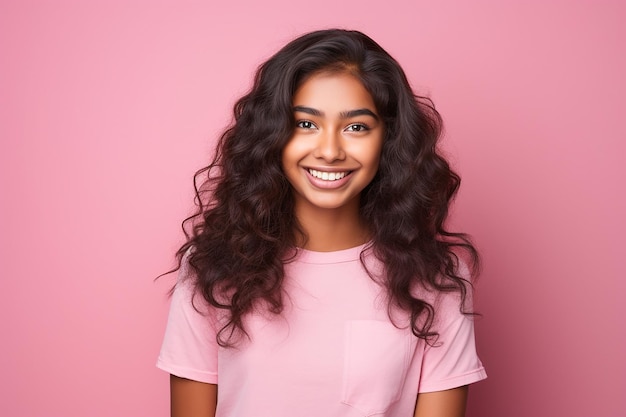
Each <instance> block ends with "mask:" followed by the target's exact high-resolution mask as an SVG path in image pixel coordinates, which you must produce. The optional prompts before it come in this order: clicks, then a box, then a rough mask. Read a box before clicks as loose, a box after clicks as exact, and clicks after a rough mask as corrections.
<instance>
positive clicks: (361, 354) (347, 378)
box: [341, 320, 417, 416]
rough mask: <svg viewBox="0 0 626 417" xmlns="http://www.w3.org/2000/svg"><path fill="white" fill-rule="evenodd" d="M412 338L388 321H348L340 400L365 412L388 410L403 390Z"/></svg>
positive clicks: (365, 413)
mask: <svg viewBox="0 0 626 417" xmlns="http://www.w3.org/2000/svg"><path fill="white" fill-rule="evenodd" d="M412 340H413V335H412V333H411V332H410V331H409V330H407V329H397V328H396V327H394V326H393V325H392V324H391V323H389V322H385V321H376V320H351V321H348V322H346V325H345V331H344V343H345V346H344V349H345V350H344V364H343V381H342V393H341V401H342V402H343V403H344V404H347V405H349V406H351V407H354V408H355V409H357V410H359V411H360V412H361V413H362V414H363V415H364V416H371V415H374V414H379V413H383V412H385V410H387V409H388V408H389V406H390V405H391V404H393V403H394V402H395V401H397V400H398V399H399V398H400V394H401V393H402V388H403V386H404V381H405V379H406V374H407V371H408V367H409V363H410V361H411V351H412V349H411V345H412ZM416 389H417V387H416Z"/></svg>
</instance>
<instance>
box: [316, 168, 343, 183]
mask: <svg viewBox="0 0 626 417" xmlns="http://www.w3.org/2000/svg"><path fill="white" fill-rule="evenodd" d="M307 171H308V172H309V174H311V175H312V176H313V177H315V178H318V179H320V180H322V181H337V180H340V179H342V178H344V177H345V176H346V175H348V174H350V173H351V172H352V171H341V172H326V171H317V170H315V169H308V170H307Z"/></svg>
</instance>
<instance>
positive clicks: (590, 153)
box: [0, 0, 626, 417]
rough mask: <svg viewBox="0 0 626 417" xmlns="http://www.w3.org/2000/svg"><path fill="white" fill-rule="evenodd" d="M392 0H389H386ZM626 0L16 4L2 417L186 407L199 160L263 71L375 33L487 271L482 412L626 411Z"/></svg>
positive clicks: (4, 181)
mask: <svg viewBox="0 0 626 417" xmlns="http://www.w3.org/2000/svg"><path fill="white" fill-rule="evenodd" d="M374 4H376V5H374ZM625 19H626V7H625V6H624V3H623V2H620V1H617V0H616V1H596V2H592V1H590V0H589V1H562V2H557V1H541V2H539V1H530V2H529V1H527V2H522V1H521V0H520V1H518V2H502V1H496V0H493V1H472V2H468V1H462V0H459V1H428V2H427V1H408V0H407V1H402V2H400V1H398V2H394V1H385V2H382V3H381V2H378V3H373V2H372V3H367V2H364V1H362V0H360V1H356V0H350V1H337V0H318V1H315V2H293V1H286V0H285V1H282V2H281V1H278V0H269V1H265V2H253V1H248V2H245V3H242V2H239V1H236V0H233V1H227V2H223V4H220V5H214V4H211V3H210V2H206V3H200V2H174V1H171V2H165V1H145V2H139V1H119V2H110V1H104V0H102V1H91V2H79V1H75V2H69V1H43V0H42V1H13V2H8V1H2V2H1V3H0V139H1V148H0V174H1V176H0V181H1V182H0V186H1V188H0V189H1V194H0V199H1V206H0V210H1V213H0V214H1V215H0V245H1V246H0V257H1V258H0V261H1V266H2V269H1V271H2V276H1V279H0V294H1V296H2V301H1V302H0V314H1V315H2V317H3V320H2V324H0V334H1V342H0V370H1V371H2V379H1V382H0V415H3V416H12V417H15V416H20V417H21V416H24V417H26V416H29V417H30V416H64V417H79V416H81V417H82V416H91V417H99V416H166V415H168V412H169V411H168V388H167V384H168V379H167V375H165V374H164V373H162V372H160V371H158V370H157V369H156V368H155V367H154V362H155V359H156V356H157V352H158V349H159V345H160V340H161V336H162V332H163V327H164V320H165V316H166V312H167V298H166V295H165V293H166V290H167V289H168V287H169V285H170V284H171V283H172V279H171V278H165V279H162V280H159V281H158V282H156V283H154V282H153V278H154V277H155V276H156V275H158V274H159V273H161V272H163V271H165V270H167V269H168V268H169V267H170V266H171V265H172V253H173V251H174V250H175V249H176V248H177V245H178V244H179V243H180V242H181V239H182V236H181V233H180V231H179V227H178V225H179V222H180V221H181V220H182V218H183V217H185V216H186V214H187V213H188V212H189V210H190V209H191V177H192V174H193V172H194V171H195V170H196V169H197V168H199V167H200V166H202V164H204V163H205V162H206V160H207V155H208V152H209V150H210V149H211V147H212V141H213V140H214V138H215V137H216V134H217V133H218V132H220V131H221V129H222V128H223V127H224V126H225V124H226V123H227V122H228V121H229V118H230V111H231V110H230V109H231V106H232V104H233V102H234V100H235V99H236V98H237V97H238V96H239V95H241V94H242V93H243V92H244V91H245V90H246V89H247V88H248V86H249V83H250V79H251V74H252V72H253V70H254V69H255V67H256V66H257V65H258V64H259V63H260V62H261V61H263V60H264V59H265V58H267V57H268V56H269V55H270V54H271V53H273V52H274V51H275V50H276V49H277V48H278V47H279V46H281V45H282V44H283V43H285V42H286V41H287V40H290V39H291V38H293V37H294V36H295V35H297V34H300V33H303V32H306V31H309V30H312V29H316V28H323V27H332V26H340V27H347V28H358V29H360V30H363V31H365V32H366V33H368V34H370V35H371V36H372V37H373V38H374V39H376V40H377V41H379V43H381V44H382V45H383V46H384V47H385V48H387V49H388V50H389V51H390V52H391V53H392V54H393V55H394V56H395V57H396V58H397V59H398V60H399V61H400V62H401V64H402V65H403V66H404V68H405V69H406V71H407V73H408V75H409V78H410V79H411V81H412V83H413V85H414V87H415V88H416V89H417V90H418V91H420V92H422V93H427V94H429V95H431V96H432V97H433V99H434V100H435V102H436V104H437V105H438V107H439V109H440V111H441V112H442V114H443V115H444V118H445V120H446V123H447V124H446V126H447V133H446V139H445V149H446V150H447V152H448V153H449V154H450V157H451V158H452V160H453V161H454V164H455V165H456V166H457V167H458V169H459V170H460V171H461V173H462V175H463V187H462V192H461V194H460V196H459V199H458V203H457V205H456V208H455V213H456V214H455V217H454V219H453V223H454V224H455V225H456V226H457V227H458V228H460V229H463V230H466V231H468V232H470V233H471V234H473V235H474V236H475V238H476V241H477V242H478V244H479V246H480V249H481V250H482V253H483V255H484V261H485V268H484V274H483V276H482V280H481V282H480V285H479V291H478V294H477V307H478V309H479V310H480V311H481V312H482V313H483V315H484V317H483V318H482V319H481V320H479V321H478V322H477V332H478V338H479V341H478V345H479V351H480V353H481V356H482V359H483V361H484V363H485V365H486V366H487V370H488V373H489V379H488V380H487V381H485V382H482V383H479V384H477V385H475V386H474V387H472V389H471V391H472V393H471V399H470V405H469V412H468V416H470V417H478V416H487V417H489V416H494V417H527V416H535V417H542V416H569V417H578V416H580V417H582V416H607V417H617V416H624V415H626V395H624V390H625V389H626V359H625V354H624V352H626V325H625V324H624V319H625V317H626V308H625V307H624V306H625V305H626V303H624V301H623V299H624V294H625V293H626V284H625V280H624V273H623V262H624V252H625V250H624V248H625V244H624V236H625V235H626V223H625V221H624V214H625V213H626V197H625V194H626V193H625V191H626V188H625V187H624V180H626V168H625V164H624V163H623V160H624V158H625V157H626V152H625V151H626V123H625V121H624V118H625V116H626V114H625V113H626V99H625V97H626V83H625V81H624V80H625V78H626V77H625V75H624V74H626V60H625V56H626V54H625V53H624V45H625V44H626V25H624V21H625Z"/></svg>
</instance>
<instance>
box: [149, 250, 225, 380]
mask: <svg viewBox="0 0 626 417" xmlns="http://www.w3.org/2000/svg"><path fill="white" fill-rule="evenodd" d="M183 261H184V260H183ZM188 273H189V272H188V266H187V265H186V264H185V263H184V262H183V265H182V266H181V269H180V271H179V276H178V281H177V283H176V287H175V289H174V293H173V295H172V301H171V304H170V312H169V316H168V320H167V327H166V329H165V336H164V338H163V344H162V345H161V352H160V354H159V358H158V360H157V367H158V368H159V369H162V370H164V371H166V372H169V373H170V374H172V375H176V376H179V377H182V378H187V379H191V380H194V381H200V382H207V383H211V384H217V354H218V347H219V346H218V344H217V341H216V332H215V322H214V320H213V318H212V316H211V314H210V311H211V310H210V309H209V308H208V306H207V303H206V301H205V300H204V298H203V297H202V296H201V295H196V296H195V297H194V287H193V280H192V279H186V278H187V274H188Z"/></svg>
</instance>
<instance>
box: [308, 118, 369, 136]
mask: <svg viewBox="0 0 626 417" xmlns="http://www.w3.org/2000/svg"><path fill="white" fill-rule="evenodd" d="M304 124H309V125H310V126H308V127H305V126H303V125H304ZM296 127H298V128H300V129H307V130H308V129H312V128H314V127H317V126H316V125H315V123H313V122H312V121H310V120H298V121H297V122H296ZM354 127H358V130H350V129H351V128H354ZM345 130H348V131H350V132H354V133H360V132H367V131H368V130H370V127H369V126H368V125H366V124H365V123H352V124H350V125H348V126H347V127H346V129H345Z"/></svg>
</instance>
